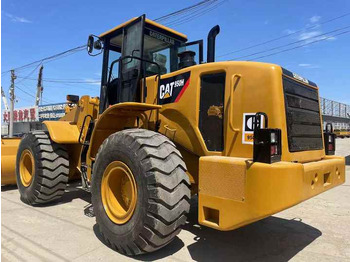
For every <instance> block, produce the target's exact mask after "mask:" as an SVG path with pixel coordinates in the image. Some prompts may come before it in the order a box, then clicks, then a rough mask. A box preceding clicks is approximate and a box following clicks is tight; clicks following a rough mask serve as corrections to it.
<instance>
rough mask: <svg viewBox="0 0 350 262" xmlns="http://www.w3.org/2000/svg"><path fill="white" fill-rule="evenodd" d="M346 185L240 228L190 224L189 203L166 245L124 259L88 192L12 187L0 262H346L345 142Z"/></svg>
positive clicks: (349, 188) (4, 206) (348, 192)
mask: <svg viewBox="0 0 350 262" xmlns="http://www.w3.org/2000/svg"><path fill="white" fill-rule="evenodd" d="M337 155H343V156H347V167H346V169H347V182H346V183H345V184H343V185H341V186H339V187H337V188H335V189H332V190H330V191H328V192H325V193H323V194H321V195H318V196H316V197H314V198H312V199H310V200H308V201H305V202H303V203H301V204H299V205H297V206H295V207H292V208H290V209H288V210H285V211H283V212H280V213H278V214H276V215H274V216H271V217H268V218H266V219H263V220H261V221H259V222H256V223H253V224H251V225H248V226H246V227H243V228H240V229H237V230H234V231H230V232H219V231H215V230H212V229H210V228H206V227H202V226H200V225H198V224H197V214H196V200H195V199H194V200H193V205H192V209H193V211H192V213H191V214H190V217H189V220H188V223H187V225H186V226H185V228H184V230H182V231H181V233H180V234H179V235H178V237H176V239H175V240H174V241H173V242H172V243H171V244H170V245H169V246H167V247H166V248H164V249H162V250H160V251H158V252H156V253H153V254H149V255H145V256H139V257H136V258H129V257H125V256H122V255H120V254H118V253H117V252H115V251H113V250H111V249H110V248H108V247H107V246H106V245H105V244H104V243H103V241H102V240H101V237H100V235H99V233H98V230H97V227H96V225H95V218H92V217H90V212H89V211H90V209H89V208H90V196H89V194H88V193H85V192H84V191H82V190H80V189H77V188H76V185H72V186H70V187H69V189H68V192H67V193H66V194H65V196H64V198H63V201H62V202H61V203H59V204H57V205H53V206H46V207H37V208H32V207H29V206H27V205H24V204H23V203H22V202H21V201H20V200H19V193H18V191H17V189H16V187H13V186H12V187H2V188H1V191H2V192H1V202H2V203H1V259H2V261H84V262H86V261H98V260H100V261H129V260H148V261H154V260H167V261H191V260H195V261H214V260H215V261H251V260H256V261H288V260H293V261H317V262H320V261H350V226H349V224H350V201H349V199H350V182H349V181H350V139H349V138H348V139H337Z"/></svg>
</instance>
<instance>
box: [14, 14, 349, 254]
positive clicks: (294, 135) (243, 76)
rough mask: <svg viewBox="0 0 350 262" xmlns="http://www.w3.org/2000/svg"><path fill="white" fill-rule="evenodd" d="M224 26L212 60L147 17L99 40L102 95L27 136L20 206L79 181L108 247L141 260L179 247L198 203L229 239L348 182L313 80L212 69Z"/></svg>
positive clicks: (260, 66) (227, 66) (218, 65)
mask: <svg viewBox="0 0 350 262" xmlns="http://www.w3.org/2000/svg"><path fill="white" fill-rule="evenodd" d="M219 30H220V28H219V26H215V27H214V28H213V29H212V30H210V32H209V35H208V50H207V61H206V62H204V61H203V40H198V41H193V42H188V41H187V37H186V35H184V34H181V33H179V32H176V31H174V30H172V29H170V28H167V27H165V26H162V25H160V24H158V23H156V22H153V21H151V20H149V19H146V18H145V15H143V16H141V17H138V18H134V19H131V20H129V21H127V22H125V23H123V24H121V25H119V26H117V27H115V28H113V29H111V30H109V31H107V32H105V33H103V34H101V35H99V36H94V35H91V36H90V37H89V39H88V44H87V48H88V53H89V54H90V55H92V56H93V55H97V54H98V53H102V57H103V61H102V79H101V91H100V97H99V98H91V97H89V96H83V97H81V98H80V99H79V98H78V97H76V96H67V100H68V101H69V103H70V104H71V105H74V106H71V107H70V108H69V109H68V110H67V113H66V115H65V116H64V117H63V118H62V119H60V121H45V122H44V124H45V126H46V128H47V130H46V131H35V132H32V133H29V134H27V135H25V136H24V137H23V139H22V140H21V143H20V145H19V148H18V152H17V162H16V175H17V184H18V189H19V191H20V194H21V199H22V201H23V202H25V203H27V204H29V205H36V204H42V203H48V202H51V201H54V200H55V201H56V200H59V198H60V197H61V196H62V195H63V194H64V191H65V187H66V183H67V181H68V179H69V177H71V176H74V175H81V177H82V182H83V186H84V188H85V189H86V190H90V191H91V196H92V204H93V208H94V213H95V215H96V221H97V224H98V226H99V228H100V231H101V233H102V235H103V236H104V237H105V239H106V242H107V243H109V244H110V246H111V247H112V248H114V249H116V250H117V251H119V252H121V253H123V254H127V255H138V254H142V253H147V252H152V251H155V250H158V249H160V248H162V247H164V246H165V245H167V244H168V243H169V242H171V241H172V240H173V239H174V237H175V236H176V235H177V234H178V233H179V231H180V230H181V226H182V225H183V224H184V223H185V221H186V215H187V213H188V212H189V208H190V204H189V200H190V198H191V195H194V194H197V195H198V198H199V201H198V210H199V217H198V220H199V223H200V224H201V225H205V226H208V227H211V228H214V229H217V230H223V231H224V230H233V229H236V228H238V227H241V226H244V225H246V224H249V223H252V222H254V221H257V220H259V219H262V218H265V217H267V216H270V215H272V214H274V213H276V212H279V211H281V210H283V209H286V208H289V207H291V206H293V205H296V204H298V203H300V202H302V201H304V200H306V199H308V198H311V197H313V196H315V195H317V194H320V193H322V192H324V191H326V190H328V189H330V188H333V187H335V186H337V185H340V184H342V183H344V181H345V161H344V158H343V157H337V156H334V150H335V147H334V145H335V144H334V134H333V133H332V132H331V131H329V130H331V129H327V130H328V131H327V130H326V131H325V132H323V127H322V116H321V113H320V104H319V95H318V87H317V85H316V84H315V83H313V82H312V81H310V80H308V79H306V78H303V77H301V76H299V75H297V74H295V73H292V72H290V71H288V70H286V69H284V68H282V67H280V66H278V65H275V64H268V63H257V62H239V61H237V62H214V60H215V37H216V35H217V34H218V33H219Z"/></svg>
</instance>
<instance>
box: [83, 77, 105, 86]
mask: <svg viewBox="0 0 350 262" xmlns="http://www.w3.org/2000/svg"><path fill="white" fill-rule="evenodd" d="M84 82H86V84H88V85H97V86H99V85H101V82H100V81H99V80H96V79H92V78H86V79H84Z"/></svg>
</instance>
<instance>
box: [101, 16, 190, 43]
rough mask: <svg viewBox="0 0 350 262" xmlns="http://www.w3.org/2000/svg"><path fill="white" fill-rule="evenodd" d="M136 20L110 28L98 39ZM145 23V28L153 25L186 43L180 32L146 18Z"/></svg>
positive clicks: (185, 38)
mask: <svg viewBox="0 0 350 262" xmlns="http://www.w3.org/2000/svg"><path fill="white" fill-rule="evenodd" d="M137 18H138V17H134V18H132V19H130V20H128V21H126V22H124V23H122V24H120V25H118V26H116V27H114V28H112V29H110V30H108V31H106V32H104V33H102V34H100V35H99V37H104V36H106V35H109V34H111V33H113V32H115V31H117V30H119V29H122V28H123V27H125V26H127V25H128V24H130V23H132V22H133V21H135V20H136V19H137ZM145 22H146V26H147V24H150V25H153V26H155V27H158V28H161V29H163V30H165V31H168V32H170V33H172V34H174V35H177V36H179V37H180V38H183V40H184V41H187V36H186V35H184V34H182V33H180V32H177V31H175V30H173V29H171V28H169V27H166V26H164V25H161V24H159V23H157V22H154V21H152V20H150V19H147V18H146V20H145Z"/></svg>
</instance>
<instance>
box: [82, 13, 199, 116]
mask: <svg viewBox="0 0 350 262" xmlns="http://www.w3.org/2000/svg"><path fill="white" fill-rule="evenodd" d="M95 38H97V40H96V41H95V39H94V38H93V36H90V37H89V41H88V51H89V53H90V54H91V53H92V51H93V49H94V48H95V49H99V48H100V49H101V50H103V51H101V52H103V67H102V79H101V94H100V113H102V112H103V111H104V110H105V109H106V108H108V107H109V106H110V105H113V104H116V103H121V102H144V101H145V99H146V96H147V89H146V80H145V79H146V77H149V76H154V75H157V76H158V77H160V76H161V75H164V74H167V73H171V72H174V71H176V70H179V69H181V68H184V67H187V66H191V65H196V64H200V63H202V60H203V41H202V40H199V41H196V42H191V43H186V42H187V36H186V35H184V34H181V33H179V32H176V31H174V30H172V29H170V28H167V27H165V26H163V25H160V24H158V23H156V22H154V21H151V20H149V19H146V18H145V15H143V16H140V17H138V18H133V19H131V20H129V21H127V22H125V23H123V24H121V25H119V26H117V27H115V28H113V29H111V30H109V31H107V32H105V33H103V34H101V35H99V36H98V37H97V36H96V37H95ZM102 46H103V49H102ZM96 47H97V48H96ZM158 82H159V81H158Z"/></svg>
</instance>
